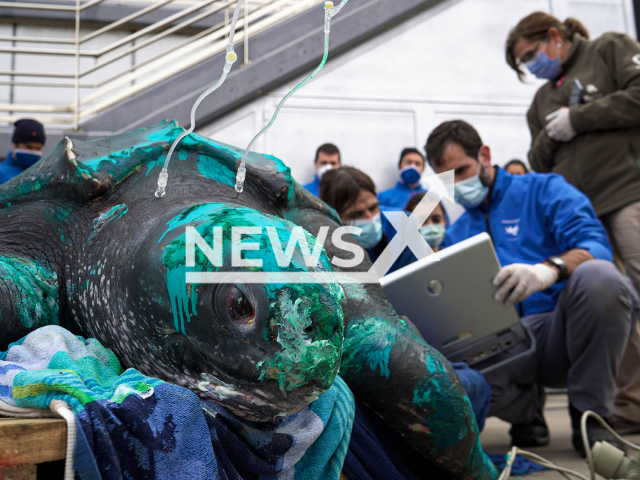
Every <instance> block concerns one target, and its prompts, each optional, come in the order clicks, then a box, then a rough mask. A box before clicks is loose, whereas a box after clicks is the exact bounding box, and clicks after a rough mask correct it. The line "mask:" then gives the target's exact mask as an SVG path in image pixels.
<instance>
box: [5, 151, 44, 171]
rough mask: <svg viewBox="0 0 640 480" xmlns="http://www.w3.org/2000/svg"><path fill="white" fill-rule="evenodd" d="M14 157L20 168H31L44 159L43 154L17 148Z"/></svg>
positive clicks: (13, 153)
mask: <svg viewBox="0 0 640 480" xmlns="http://www.w3.org/2000/svg"><path fill="white" fill-rule="evenodd" d="M12 156H13V158H14V159H15V161H16V163H18V164H19V165H20V166H23V167H30V166H31V165H33V164H34V163H36V162H37V161H38V160H40V159H41V158H42V152H38V151H35V150H24V149H22V148H16V149H14V150H13V152H12Z"/></svg>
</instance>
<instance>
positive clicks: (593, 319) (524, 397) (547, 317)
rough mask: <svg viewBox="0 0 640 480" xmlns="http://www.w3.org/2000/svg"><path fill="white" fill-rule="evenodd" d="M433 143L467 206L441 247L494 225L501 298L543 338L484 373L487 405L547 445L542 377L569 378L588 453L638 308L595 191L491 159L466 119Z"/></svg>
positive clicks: (432, 155) (517, 439)
mask: <svg viewBox="0 0 640 480" xmlns="http://www.w3.org/2000/svg"><path fill="white" fill-rule="evenodd" d="M425 150H426V152H427V158H428V159H429V162H430V164H431V166H432V167H433V168H434V170H435V171H436V173H442V172H446V171H450V170H453V171H454V172H455V184H454V192H455V200H456V202H457V203H460V204H461V205H463V206H464V207H465V208H466V212H465V213H464V214H463V215H462V216H461V217H460V218H459V219H458V220H457V221H456V222H455V223H454V224H453V225H451V226H450V227H449V228H448V229H447V232H446V235H445V239H444V241H443V243H442V245H443V247H446V246H447V245H452V244H455V243H457V242H460V241H462V240H464V239H467V238H469V237H472V236H474V235H477V234H479V233H481V232H487V233H489V234H490V235H491V237H492V239H493V243H494V246H495V249H496V253H497V255H498V258H499V260H500V263H501V264H502V265H503V266H502V268H501V270H500V271H499V273H498V274H497V275H496V277H495V278H494V280H493V283H494V285H496V287H497V290H496V293H495V300H496V301H500V302H504V303H505V304H506V305H515V306H516V308H517V310H518V311H519V313H520V316H521V317H522V323H523V324H524V325H526V326H528V327H530V329H531V331H532V332H533V335H534V336H535V337H536V340H537V345H538V348H537V352H536V353H535V354H534V355H532V356H529V357H525V358H523V359H520V360H516V361H514V362H512V363H511V364H509V365H507V366H506V367H505V368H503V369H499V370H497V371H495V372H491V373H488V374H487V375H486V378H487V381H488V382H489V384H490V385H491V388H492V401H491V409H490V412H489V414H490V415H495V416H497V417H499V418H501V419H503V420H505V421H507V422H509V423H511V424H512V428H511V431H510V433H511V438H512V443H513V444H515V445H518V446H535V445H544V444H546V443H548V442H549V433H548V429H547V426H546V424H545V422H544V417H542V413H541V405H540V402H541V397H542V395H541V394H540V389H539V387H538V386H539V385H542V386H548V387H567V388H568V392H569V402H570V405H569V412H570V415H571V420H572V428H573V436H572V440H573V446H574V448H575V449H576V450H578V452H579V453H580V454H581V455H582V456H583V457H584V456H585V450H584V446H583V444H582V440H581V437H580V425H579V422H580V418H581V416H582V413H583V412H585V411H586V410H592V411H594V412H596V413H598V414H599V415H601V416H603V417H606V416H608V415H610V414H611V413H612V411H613V401H614V395H615V377H616V372H617V370H618V366H619V364H620V361H621V359H622V354H623V352H624V350H625V347H626V345H627V342H628V340H629V338H630V335H631V332H632V329H633V328H635V324H636V322H637V320H638V317H639V316H640V313H639V310H640V306H639V301H638V297H637V295H636V293H635V292H634V290H633V287H632V285H631V282H630V281H629V279H627V278H625V277H623V276H622V275H621V274H620V273H619V272H618V270H617V269H616V268H615V266H614V265H613V263H612V259H613V254H612V251H611V247H610V245H609V240H608V236H607V233H606V231H605V229H604V227H603V226H602V224H601V223H600V220H598V218H597V217H596V214H595V211H594V209H593V207H592V206H591V203H590V202H589V199H588V198H587V197H586V196H585V195H584V194H583V193H581V192H580V191H579V190H578V189H576V188H575V187H573V186H571V185H570V184H569V183H567V181H566V180H564V178H563V177H561V176H560V175H556V174H537V173H530V174H527V175H520V176H515V175H511V174H509V173H507V172H505V171H504V170H503V169H501V168H498V167H491V151H490V149H489V147H488V146H487V145H484V144H483V143H482V140H481V139H480V136H479V135H478V132H477V131H476V130H475V129H474V128H473V127H472V126H471V125H469V124H468V123H466V122H463V121H461V120H456V121H451V122H445V123H443V124H441V125H440V126H438V127H437V128H436V129H435V130H434V131H433V132H432V133H431V134H430V135H429V138H428V139H427V143H426V147H425ZM519 347H522V348H524V346H523V345H521V346H519ZM513 353H515V352H507V353H505V354H504V355H509V354H513ZM588 426H589V428H588V437H589V443H590V445H593V444H594V443H595V442H596V441H602V440H606V441H607V442H609V443H611V444H613V445H616V446H618V447H619V448H621V449H622V450H624V448H622V446H621V445H620V443H619V442H618V441H617V440H616V439H615V438H614V437H613V436H612V435H611V434H610V433H609V432H608V431H607V430H606V429H604V428H603V427H602V426H600V425H599V424H597V423H595V422H594V424H591V423H588Z"/></svg>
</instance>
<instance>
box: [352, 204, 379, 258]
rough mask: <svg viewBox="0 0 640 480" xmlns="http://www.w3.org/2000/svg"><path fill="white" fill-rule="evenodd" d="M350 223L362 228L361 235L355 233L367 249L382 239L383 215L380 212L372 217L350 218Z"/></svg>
mask: <svg viewBox="0 0 640 480" xmlns="http://www.w3.org/2000/svg"><path fill="white" fill-rule="evenodd" d="M349 225H352V226H354V227H358V228H361V229H362V232H360V236H358V235H355V237H356V238H357V239H358V241H359V242H360V243H361V244H362V246H363V247H364V248H366V249H369V248H373V247H375V246H376V245H377V244H378V243H380V240H382V217H381V216H380V213H376V214H375V215H374V216H373V217H371V218H362V219H359V220H349Z"/></svg>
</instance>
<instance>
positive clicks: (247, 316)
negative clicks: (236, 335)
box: [227, 287, 256, 324]
mask: <svg viewBox="0 0 640 480" xmlns="http://www.w3.org/2000/svg"><path fill="white" fill-rule="evenodd" d="M227 311H228V312H229V316H230V317H231V320H233V321H234V322H236V323H245V324H246V323H248V324H251V323H253V320H254V319H255V316H256V311H255V309H254V308H253V305H252V304H251V302H250V301H249V299H248V298H247V297H246V296H245V294H244V293H242V292H241V291H240V290H239V289H238V288H237V287H232V288H231V289H230V290H229V294H228V296H227Z"/></svg>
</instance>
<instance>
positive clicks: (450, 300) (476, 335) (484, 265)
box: [380, 233, 535, 372]
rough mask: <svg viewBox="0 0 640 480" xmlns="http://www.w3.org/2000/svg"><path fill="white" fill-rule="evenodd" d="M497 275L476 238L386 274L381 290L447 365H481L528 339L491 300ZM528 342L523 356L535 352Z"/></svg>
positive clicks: (509, 310) (487, 248) (485, 244)
mask: <svg viewBox="0 0 640 480" xmlns="http://www.w3.org/2000/svg"><path fill="white" fill-rule="evenodd" d="M499 270H500V263H499V262H498V258H497V256H496V252H495V250H494V248H493V242H492V241H491V237H490V236H489V235H488V234H487V233H481V234H479V235H476V236H474V237H471V238H468V239H466V240H464V241H462V242H460V243H457V244H455V245H452V246H451V247H448V248H445V249H443V250H441V251H439V252H437V253H436V254H434V255H429V256H427V257H425V258H423V259H421V260H418V261H416V262H414V263H412V264H410V265H407V266H406V267H404V268H401V269H399V270H396V271H395V272H392V273H390V274H389V275H385V276H384V277H382V278H381V279H380V285H381V286H382V290H383V292H384V294H385V295H386V297H387V299H388V300H389V301H390V302H391V304H392V305H393V307H394V308H395V309H396V311H397V312H398V314H399V315H404V316H407V317H408V318H409V319H410V320H411V322H413V324H414V325H415V326H416V327H417V328H418V330H419V331H420V333H421V334H422V336H423V337H424V339H425V340H426V341H427V343H429V344H430V345H431V346H433V347H435V348H436V349H437V350H439V351H440V352H441V353H442V354H443V355H444V356H445V357H446V358H447V359H448V360H449V361H451V362H466V363H468V364H469V365H476V364H478V363H480V362H483V365H486V363H484V362H485V361H486V360H488V359H489V358H491V357H493V356H495V355H498V354H499V353H501V352H503V351H504V350H507V349H510V348H512V347H514V346H515V345H516V344H518V343H519V342H522V341H523V340H525V339H526V337H527V335H526V333H525V329H524V328H523V326H522V324H521V323H520V317H519V316H518V313H517V311H516V309H515V307H514V306H510V307H507V306H505V305H504V304H502V303H501V302H497V301H495V300H494V299H493V295H494V294H495V292H496V287H495V286H494V285H493V283H492V280H493V278H494V277H495V275H496V274H497V273H498V271H499ZM531 343H532V345H531V348H530V349H529V351H528V352H525V353H527V354H530V353H531V352H532V351H533V350H535V340H534V338H533V336H532V335H531ZM520 356H521V355H520V354H519V355H517V356H516V357H520ZM513 359H515V358H513ZM513 359H509V360H508V362H510V361H511V360H513ZM504 363H507V362H501V365H502V364H504ZM497 366H498V365H492V366H491V367H490V368H489V369H483V370H482V371H483V372H484V371H488V370H493V369H494V367H497Z"/></svg>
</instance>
